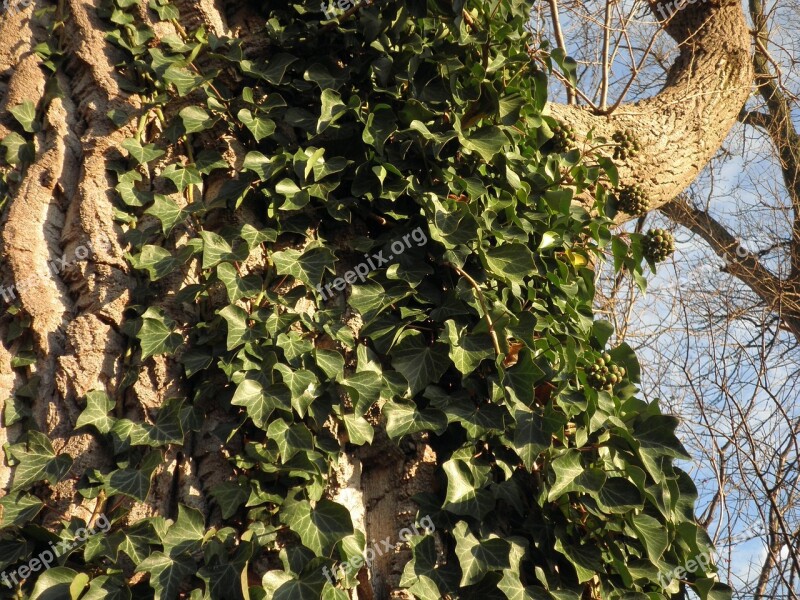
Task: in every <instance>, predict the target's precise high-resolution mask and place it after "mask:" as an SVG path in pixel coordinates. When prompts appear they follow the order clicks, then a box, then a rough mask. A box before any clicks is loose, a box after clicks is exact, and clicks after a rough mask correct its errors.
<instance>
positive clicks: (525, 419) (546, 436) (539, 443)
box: [514, 408, 553, 471]
mask: <svg viewBox="0 0 800 600" xmlns="http://www.w3.org/2000/svg"><path fill="white" fill-rule="evenodd" d="M514 420H515V421H516V424H517V426H516V428H515V429H514V449H515V450H516V451H517V454H518V455H519V457H520V458H521V459H522V464H524V465H525V468H526V469H528V470H529V471H530V470H531V469H533V464H534V463H535V462H536V459H537V458H539V455H540V454H541V453H542V452H544V451H545V450H547V449H548V448H549V447H550V444H551V441H552V434H553V432H552V431H551V430H550V427H548V426H547V423H546V421H545V417H544V415H543V414H542V413H541V412H534V411H530V410H525V409H522V408H520V409H517V410H516V411H515V413H514Z"/></svg>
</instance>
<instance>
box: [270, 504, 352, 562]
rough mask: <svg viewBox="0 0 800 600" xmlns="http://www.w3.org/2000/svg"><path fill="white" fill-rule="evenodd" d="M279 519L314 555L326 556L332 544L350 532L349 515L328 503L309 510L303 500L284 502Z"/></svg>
mask: <svg viewBox="0 0 800 600" xmlns="http://www.w3.org/2000/svg"><path fill="white" fill-rule="evenodd" d="M280 516H281V520H282V521H283V522H284V523H285V524H286V525H288V526H289V528H290V529H291V530H292V531H294V532H295V533H296V534H297V535H299V536H300V539H301V540H302V542H303V545H304V546H305V547H306V548H308V549H309V550H311V551H312V552H314V553H315V554H316V555H317V556H329V555H330V553H331V550H332V549H333V546H334V545H335V544H337V543H338V542H340V541H341V540H342V539H344V538H345V537H346V536H348V535H352V533H353V522H352V520H351V519H350V512H349V511H348V510H347V509H346V508H345V507H344V506H342V505H341V504H337V503H336V502H332V501H330V500H320V501H319V502H317V504H316V506H313V507H312V505H311V503H309V502H308V501H307V500H288V501H287V502H286V503H284V505H283V506H282V507H281V512H280Z"/></svg>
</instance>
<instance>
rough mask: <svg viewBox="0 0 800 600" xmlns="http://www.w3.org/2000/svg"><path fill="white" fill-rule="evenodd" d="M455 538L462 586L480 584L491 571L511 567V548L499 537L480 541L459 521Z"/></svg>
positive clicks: (454, 530)
mask: <svg viewBox="0 0 800 600" xmlns="http://www.w3.org/2000/svg"><path fill="white" fill-rule="evenodd" d="M453 537H454V538H455V540H456V556H458V562H459V565H460V566H461V585H462V586H468V585H473V584H476V583H478V582H480V581H481V580H482V579H483V578H484V576H485V575H486V574H487V573H489V572H490V571H499V570H502V569H507V568H508V567H509V562H508V558H509V551H510V549H511V548H510V546H509V544H508V542H507V541H505V540H503V539H500V538H498V537H492V538H490V539H488V540H478V539H477V538H476V537H475V536H474V535H472V533H471V532H470V531H469V527H468V526H467V524H466V523H465V522H464V521H459V522H458V523H457V524H456V526H455V527H454V528H453Z"/></svg>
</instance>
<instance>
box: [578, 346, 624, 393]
mask: <svg viewBox="0 0 800 600" xmlns="http://www.w3.org/2000/svg"><path fill="white" fill-rule="evenodd" d="M626 374H627V372H626V371H625V368H624V367H620V366H619V365H615V364H614V363H613V362H612V360H611V355H610V354H609V353H608V352H605V353H604V354H603V355H602V356H600V357H599V358H598V359H597V360H595V362H594V364H593V365H589V367H588V368H587V369H586V375H587V380H588V381H589V385H591V386H592V387H593V388H594V389H596V390H604V391H606V392H610V391H611V390H613V389H614V386H615V385H616V384H618V383H620V382H621V381H622V380H623V379H625V375H626Z"/></svg>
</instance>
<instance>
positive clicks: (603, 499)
mask: <svg viewBox="0 0 800 600" xmlns="http://www.w3.org/2000/svg"><path fill="white" fill-rule="evenodd" d="M597 501H598V503H599V504H600V506H601V508H603V509H605V510H607V511H609V512H611V513H614V514H628V513H630V512H631V511H633V510H638V509H641V508H643V505H644V500H643V498H642V493H641V492H640V491H639V488H637V487H636V485H634V484H633V483H632V482H631V481H629V480H628V479H625V478H624V477H609V478H608V480H606V482H605V484H603V487H602V489H601V490H600V493H599V494H598V496H597Z"/></svg>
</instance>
